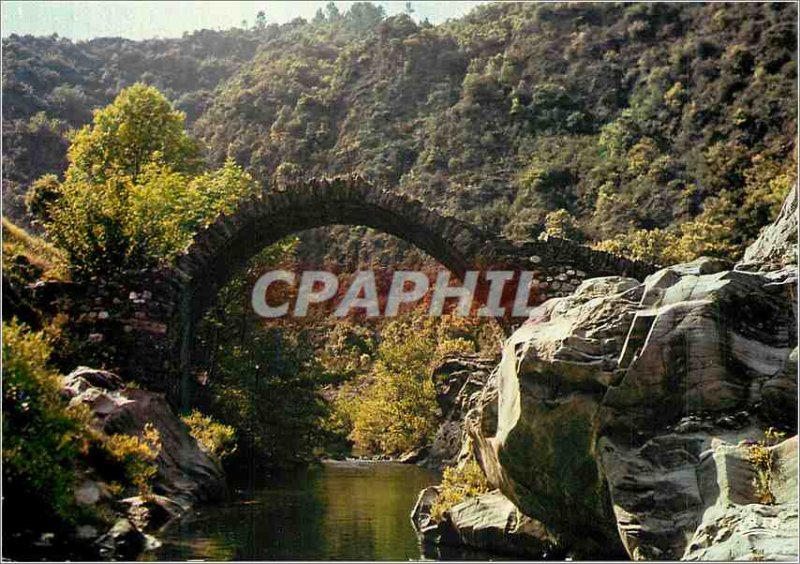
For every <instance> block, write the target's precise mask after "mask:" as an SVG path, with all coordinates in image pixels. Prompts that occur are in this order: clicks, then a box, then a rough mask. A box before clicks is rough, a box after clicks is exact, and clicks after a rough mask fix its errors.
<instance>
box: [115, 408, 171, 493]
mask: <svg viewBox="0 0 800 564" xmlns="http://www.w3.org/2000/svg"><path fill="white" fill-rule="evenodd" d="M104 446H105V449H106V451H107V452H108V454H109V455H110V456H111V458H112V459H113V460H114V461H116V462H118V463H120V464H122V465H123V467H124V469H125V474H126V477H127V478H128V479H129V480H130V481H131V482H132V483H133V484H134V485H135V486H136V487H137V488H138V489H139V495H140V496H142V497H143V498H148V497H151V496H152V493H153V492H152V488H151V485H150V482H151V480H152V479H153V478H154V477H155V475H156V473H157V472H158V466H157V465H156V464H155V461H156V459H157V458H158V455H159V454H160V453H161V435H160V434H159V432H158V429H156V428H155V426H154V425H153V424H152V423H147V424H146V425H145V426H144V429H142V436H141V437H137V436H134V435H122V434H120V435H111V436H110V437H108V438H107V439H106V441H105V445H104Z"/></svg>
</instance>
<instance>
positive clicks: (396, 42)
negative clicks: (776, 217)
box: [3, 3, 796, 262]
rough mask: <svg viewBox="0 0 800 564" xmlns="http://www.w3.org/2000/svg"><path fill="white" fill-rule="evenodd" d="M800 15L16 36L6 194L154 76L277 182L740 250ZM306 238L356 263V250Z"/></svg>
mask: <svg viewBox="0 0 800 564" xmlns="http://www.w3.org/2000/svg"><path fill="white" fill-rule="evenodd" d="M795 18H796V7H795V6H794V5H791V4H777V3H775V4H766V3H765V4H735V3H730V4H707V5H702V4H689V5H686V4H627V5H626V4H614V5H611V4H580V5H559V4H498V5H488V6H484V7H481V8H478V9H476V10H475V11H474V12H473V13H471V14H470V15H468V16H467V17H465V18H462V19H459V20H454V21H451V22H448V23H446V24H443V25H440V26H436V27H434V26H431V25H429V24H427V23H422V24H419V23H416V22H414V21H412V20H411V19H410V18H409V17H408V16H407V15H401V16H396V17H392V18H385V17H384V16H383V13H382V11H381V9H380V8H377V7H374V6H371V5H369V4H360V3H359V4H356V5H355V6H353V7H352V8H351V9H350V10H349V11H348V12H346V13H340V12H339V11H338V10H337V9H336V8H335V7H334V6H331V7H329V8H328V9H327V10H326V11H324V12H323V11H321V12H320V13H319V14H318V15H317V17H316V18H314V19H313V20H312V21H310V22H305V21H303V20H295V21H293V22H291V23H289V24H285V25H282V26H277V25H269V26H266V25H256V26H254V27H253V28H252V29H233V30H229V31H225V32H209V31H204V32H197V33H194V34H191V35H187V36H185V37H183V38H181V39H175V40H157V41H156V40H154V41H143V42H131V41H125V40H118V39H98V40H93V41H89V42H82V43H77V44H74V43H72V42H70V41H68V40H64V39H60V38H56V37H51V38H32V37H18V36H12V37H10V38H6V39H4V47H5V51H4V71H3V72H4V85H3V88H4V100H5V108H6V112H7V114H6V116H5V117H6V122H7V127H5V126H4V138H5V143H4V147H5V148H4V151H5V154H4V156H6V157H7V158H8V161H7V165H6V167H5V175H6V180H7V181H9V180H10V181H11V182H9V187H10V190H8V191H7V192H6V193H5V195H4V197H5V198H6V203H7V205H8V204H11V205H9V206H8V208H7V209H8V211H10V212H11V213H14V214H17V218H19V215H20V204H19V199H20V194H21V193H22V191H24V189H25V188H26V186H27V185H29V184H30V183H31V182H32V181H33V180H34V179H35V178H36V177H38V176H40V175H41V174H42V173H44V172H59V171H62V170H64V168H65V167H66V164H67V163H66V160H65V159H64V151H65V149H66V143H65V142H64V141H63V134H64V131H65V130H66V128H67V127H77V126H79V125H81V124H84V123H86V122H87V121H89V119H91V116H90V114H89V110H90V109H91V108H92V107H97V106H99V105H101V104H103V103H106V102H109V101H110V100H111V99H112V98H113V96H115V95H116V93H117V92H119V90H120V88H121V87H122V86H125V85H130V84H132V83H133V82H135V81H142V82H145V83H148V84H153V85H155V86H157V87H158V88H159V89H161V90H162V91H163V92H164V93H165V94H166V95H167V97H169V98H171V99H173V100H175V101H176V105H177V107H178V108H179V109H182V110H184V111H185V112H186V113H187V115H188V117H189V122H190V123H191V125H192V128H193V130H194V132H195V133H196V135H197V137H198V138H199V139H200V140H201V144H202V146H203V149H204V150H205V152H206V154H207V155H208V156H209V157H210V159H211V162H213V163H216V165H217V166H220V165H222V164H223V163H224V162H225V161H226V160H227V159H228V158H230V157H232V158H233V159H234V160H235V161H236V162H237V163H238V164H239V165H241V166H242V167H244V169H245V170H246V171H248V172H249V173H250V174H252V175H253V177H254V178H255V179H256V180H257V181H258V182H259V183H263V182H266V181H269V180H271V179H272V180H278V181H280V179H281V178H285V177H286V176H296V175H318V174H323V173H336V172H348V171H352V170H358V171H361V172H363V173H366V174H367V175H369V176H371V177H373V178H375V179H376V180H377V181H378V182H382V183H386V184H387V185H389V186H391V187H396V188H397V189H398V190H402V191H404V192H408V193H411V194H414V195H416V196H419V197H421V198H422V199H424V200H426V201H427V202H429V203H430V204H431V205H435V206H437V207H439V208H444V209H445V210H446V211H448V212H451V213H455V214H458V215H460V216H461V217H463V218H465V219H468V220H471V221H475V222H478V223H480V224H482V225H484V226H486V227H488V228H490V229H492V230H494V231H497V232H500V231H503V232H505V233H507V234H510V235H512V236H515V237H520V238H525V237H530V236H536V235H537V234H538V233H539V232H541V231H542V230H543V229H544V226H545V221H546V218H547V215H548V213H552V212H559V210H565V211H566V213H568V214H569V216H570V217H572V218H573V219H574V225H575V227H576V230H575V231H574V232H573V236H575V237H577V238H582V239H587V240H588V241H595V242H599V241H606V242H605V243H603V245H604V246H605V248H610V249H617V250H623V251H627V252H631V253H634V254H637V255H639V256H645V257H647V258H651V255H654V256H655V258H657V259H659V260H661V261H663V262H671V261H675V260H681V259H685V258H690V257H692V256H694V255H697V254H698V253H707V254H718V255H729V256H736V255H737V254H738V253H740V252H741V250H742V246H743V243H746V242H747V241H749V240H751V239H752V238H753V237H754V236H755V234H756V233H757V231H758V229H759V227H760V226H761V225H763V224H764V223H765V222H766V221H767V220H768V219H769V218H770V217H771V216H772V215H773V214H774V213H775V209H776V207H777V205H778V204H777V202H779V201H780V200H781V197H782V196H783V195H784V193H785V191H786V188H787V186H788V185H789V184H790V183H791V182H793V181H794V170H795V165H794V161H793V154H794V132H795V123H796V107H795V106H796V105H795V94H796V92H795V83H796V60H795V54H794V51H795V43H796V41H795V28H794V21H795ZM261 23H262V24H263V22H261ZM45 148H46V149H45ZM40 153H42V156H46V158H38V157H39V154H40ZM14 183H16V184H17V185H18V186H19V188H15V187H14ZM15 202H16V203H15ZM334 231H336V230H334ZM338 232H339V233H340V234H341V233H342V231H341V230H338ZM362 236H363V233H362V232H358V233H357V235H355V236H353V238H352V239H351V240H355V239H360V238H361V237H362ZM345 237H346V235H345ZM370 239H371V240H375V239H380V238H379V237H377V238H376V237H372V238H370ZM661 240H666V241H668V243H669V244H668V245H661V244H657V243H656V242H657V241H661ZM304 241H306V242H311V243H312V245H310V246H309V245H306V246H305V248H304V249H303V252H304V253H305V254H311V255H317V256H322V255H323V254H325V253H330V254H334V253H335V254H338V255H340V256H338V257H337V258H339V259H341V258H343V257H342V256H341V255H342V254H347V255H349V256H348V257H346V258H350V259H352V258H353V252H354V251H353V250H352V249H353V248H354V247H355V248H358V247H359V246H358V245H355V244H353V243H350V244H347V243H346V241H342V239H341V238H339V239H338V240H336V242H335V244H330V245H329V244H327V242H326V238H325V237H320V236H319V235H317V236H315V237H314V236H306V237H304ZM654 241H655V242H654ZM384 243H385V242H382V243H380V247H379V248H377V249H376V248H372V249H371V250H369V251H367V252H366V255H372V254H376V253H379V252H384V253H386V252H387V251H386V245H385V244H384ZM389 246H390V247H395V246H396V245H395V244H394V243H390V244H389ZM661 248H664V249H669V250H670V251H669V252H661V250H660V249H661ZM342 249H345V251H342ZM675 249H677V250H678V252H676V251H675ZM391 252H393V251H390V252H389V254H391ZM362 258H363V257H362Z"/></svg>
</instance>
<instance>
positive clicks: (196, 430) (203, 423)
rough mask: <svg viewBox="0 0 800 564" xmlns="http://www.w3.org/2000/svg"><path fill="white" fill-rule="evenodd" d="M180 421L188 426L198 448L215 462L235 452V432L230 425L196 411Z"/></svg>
mask: <svg viewBox="0 0 800 564" xmlns="http://www.w3.org/2000/svg"><path fill="white" fill-rule="evenodd" d="M181 419H182V420H183V422H184V423H186V425H188V426H189V433H190V434H191V435H192V437H194V439H195V440H196V441H197V443H198V444H199V445H200V448H201V449H202V450H203V451H204V452H206V453H208V454H210V455H211V456H213V457H215V458H216V459H217V460H222V459H224V458H225V457H227V456H229V455H231V454H233V453H234V452H236V430H235V429H234V428H233V427H231V426H230V425H225V424H223V423H220V422H219V421H215V420H214V419H213V418H212V417H211V416H209V415H203V414H202V413H200V411H198V410H196V409H195V410H193V411H192V413H191V414H190V415H186V416H184V417H182V418H181Z"/></svg>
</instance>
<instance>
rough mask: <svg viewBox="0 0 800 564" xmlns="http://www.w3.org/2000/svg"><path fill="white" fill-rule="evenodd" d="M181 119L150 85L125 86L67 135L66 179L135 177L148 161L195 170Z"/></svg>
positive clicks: (90, 180) (190, 143)
mask: <svg viewBox="0 0 800 564" xmlns="http://www.w3.org/2000/svg"><path fill="white" fill-rule="evenodd" d="M185 119H186V116H185V115H184V114H183V113H182V112H179V111H176V110H174V109H173V108H172V105H171V104H170V103H169V101H168V100H167V99H166V98H165V97H164V95H163V94H161V93H160V92H159V91H158V90H156V89H155V88H153V87H152V86H146V85H145V84H141V83H139V84H134V85H133V86H131V87H130V88H126V89H125V90H123V91H122V92H120V94H119V96H117V98H116V99H115V100H114V102H113V103H112V104H111V105H109V106H107V107H105V108H103V109H102V110H99V111H97V112H95V114H94V118H93V120H92V125H87V126H85V127H83V128H82V129H81V130H80V131H78V132H77V133H76V134H75V136H74V137H73V139H72V143H71V145H70V148H69V153H68V155H69V163H70V165H69V168H68V169H67V173H66V179H67V182H68V183H72V182H88V183H103V182H105V181H108V180H110V179H112V178H122V177H126V178H128V179H130V180H131V181H132V182H136V181H137V180H138V179H139V175H140V174H142V172H143V171H144V170H145V169H146V168H147V167H148V165H151V164H154V163H158V164H160V165H162V166H164V167H166V168H169V169H171V170H175V171H177V172H185V173H191V172H194V171H196V170H197V167H198V164H199V163H198V160H197V155H198V148H197V145H196V143H195V142H194V141H193V140H192V139H191V138H190V137H189V135H188V134H187V133H186V131H185V129H184V125H185V124H184V122H185Z"/></svg>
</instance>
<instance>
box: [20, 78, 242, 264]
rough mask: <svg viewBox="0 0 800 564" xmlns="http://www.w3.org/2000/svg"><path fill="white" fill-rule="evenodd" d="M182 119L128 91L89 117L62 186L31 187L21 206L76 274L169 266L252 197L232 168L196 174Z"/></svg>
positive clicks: (152, 94) (151, 93) (50, 180)
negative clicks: (210, 225) (203, 231)
mask: <svg viewBox="0 0 800 564" xmlns="http://www.w3.org/2000/svg"><path fill="white" fill-rule="evenodd" d="M182 126H183V115H182V114H181V113H180V112H176V111H174V110H173V109H172V107H171V105H170V104H169V102H168V101H167V100H166V99H165V98H164V97H163V95H161V94H160V93H159V92H158V91H157V90H155V89H154V88H151V87H146V86H144V85H139V84H137V85H134V86H132V87H131V88H129V89H127V90H124V91H123V92H122V93H121V94H120V95H119V97H118V98H117V99H116V100H115V101H114V103H113V104H112V105H110V106H109V107H107V108H104V109H103V110H99V111H97V112H96V113H95V118H94V123H93V125H92V126H87V127H85V128H84V129H82V130H81V131H80V132H79V133H78V134H77V135H76V136H75V137H74V139H73V142H72V145H71V146H70V150H69V159H70V166H69V168H68V169H67V172H66V178H65V180H64V182H63V183H62V184H60V185H59V184H58V183H57V181H56V179H55V178H54V177H52V176H45V177H43V178H42V179H40V180H38V181H37V182H36V183H34V186H33V188H32V190H31V192H30V195H29V198H28V202H29V205H30V207H31V209H32V210H34V211H36V212H37V214H38V215H39V217H40V218H41V220H42V221H43V222H44V224H45V226H46V228H47V232H48V234H49V235H50V237H51V238H52V240H53V241H54V243H55V244H56V245H57V246H58V247H60V248H62V249H64V251H65V252H66V253H67V255H68V257H69V262H70V265H71V268H72V270H73V271H74V272H75V273H76V274H78V275H89V274H93V273H98V272H105V273H107V274H108V273H111V274H114V273H116V272H118V271H119V270H121V269H131V268H143V267H147V266H150V265H152V264H154V263H157V262H158V261H159V260H165V259H169V258H170V257H171V256H173V255H174V254H175V253H176V252H178V251H180V250H181V249H182V248H184V247H185V246H186V245H187V244H188V242H189V240H190V239H191V236H192V234H193V233H194V232H195V231H197V229H199V228H200V227H202V226H203V225H204V224H205V223H207V222H209V221H211V220H213V219H214V218H215V217H216V216H217V215H218V214H219V213H221V212H223V211H227V212H230V211H232V210H233V209H235V207H236V205H237V203H238V202H239V201H240V200H241V199H243V198H246V197H248V196H251V195H254V194H255V193H256V192H257V186H256V184H255V182H254V181H253V180H252V178H251V177H250V176H249V175H248V174H246V173H245V172H243V171H242V170H241V169H240V168H239V167H238V166H236V164H234V163H233V161H228V162H226V163H225V164H224V165H223V166H222V168H220V169H218V170H215V171H209V172H203V173H198V163H197V161H196V154H197V153H196V150H197V147H196V144H195V143H194V141H193V140H192V139H191V138H190V137H189V136H188V135H187V134H186V132H185V131H183V129H182Z"/></svg>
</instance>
